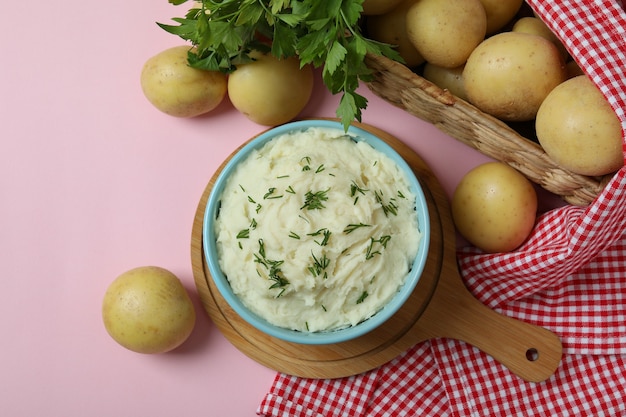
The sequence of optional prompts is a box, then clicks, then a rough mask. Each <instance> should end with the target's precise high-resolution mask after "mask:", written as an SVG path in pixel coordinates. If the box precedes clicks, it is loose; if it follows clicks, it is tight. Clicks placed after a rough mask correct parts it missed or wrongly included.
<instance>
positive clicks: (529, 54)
mask: <svg viewBox="0 0 626 417" xmlns="http://www.w3.org/2000/svg"><path fill="white" fill-rule="evenodd" d="M566 78H567V71H566V69H565V63H564V62H563V57H562V56H561V54H560V53H559V51H558V49H557V47H556V46H555V45H554V44H553V43H552V42H550V41H548V40H546V39H545V38H542V37H540V36H536V35H529V34H527V33H518V32H503V33H499V34H497V35H494V36H492V37H490V38H488V39H486V40H485V41H483V42H482V43H481V44H480V45H478V46H477V47H476V49H475V50H474V51H473V52H472V54H471V55H470V57H469V59H468V60H467V63H466V64H465V69H464V70H463V82H464V84H465V92H466V93H467V97H468V98H469V101H470V102H471V103H472V104H473V105H475V106H476V107H478V108H479V109H480V110H482V111H483V112H485V113H488V114H490V115H492V116H495V117H497V118H498V119H500V120H505V121H511V122H524V121H529V120H532V119H534V118H535V116H536V115H537V110H539V106H540V105H541V103H542V102H543V100H544V99H545V98H546V96H547V95H548V94H549V93H550V91H552V89H553V88H554V87H556V86H557V85H559V84H561V83H562V82H563V81H565V79H566Z"/></svg>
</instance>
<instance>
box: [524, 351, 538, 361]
mask: <svg viewBox="0 0 626 417" xmlns="http://www.w3.org/2000/svg"><path fill="white" fill-rule="evenodd" d="M526 359H528V361H529V362H535V361H536V360H537V359H539V351H538V350H537V349H535V348H530V349H528V350H527V351H526Z"/></svg>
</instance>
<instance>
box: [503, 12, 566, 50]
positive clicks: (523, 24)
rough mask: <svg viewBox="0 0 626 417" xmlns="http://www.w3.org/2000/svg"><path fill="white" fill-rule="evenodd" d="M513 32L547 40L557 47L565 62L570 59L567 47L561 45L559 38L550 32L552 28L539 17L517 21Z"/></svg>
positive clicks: (512, 29)
mask: <svg viewBox="0 0 626 417" xmlns="http://www.w3.org/2000/svg"><path fill="white" fill-rule="evenodd" d="M511 31H512V32H521V33H528V34H530V35H537V36H541V37H543V38H546V39H547V40H549V41H550V42H552V43H553V44H554V45H555V46H556V47H557V49H558V50H559V52H560V53H561V55H562V56H563V59H564V60H567V58H568V57H569V54H568V53H567V50H566V49H565V46H563V43H561V41H560V40H559V38H557V36H556V35H555V34H554V33H553V32H552V31H551V30H550V28H549V27H548V26H547V25H546V24H545V23H544V22H543V20H541V19H539V18H537V17H530V16H527V17H522V18H521V19H519V20H517V22H515V24H514V25H513V27H512V28H511Z"/></svg>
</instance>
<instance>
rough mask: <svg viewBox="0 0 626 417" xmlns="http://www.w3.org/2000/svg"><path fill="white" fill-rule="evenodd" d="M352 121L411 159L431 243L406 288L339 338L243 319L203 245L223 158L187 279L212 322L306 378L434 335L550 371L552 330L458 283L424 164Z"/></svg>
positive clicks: (199, 217) (254, 353)
mask: <svg viewBox="0 0 626 417" xmlns="http://www.w3.org/2000/svg"><path fill="white" fill-rule="evenodd" d="M355 124H356V123H355ZM356 125H357V126H358V127H360V128H362V129H365V130H368V131H370V132H371V133H373V134H375V135H376V136H378V137H379V138H381V139H383V140H384V141H385V142H387V143H388V144H389V145H390V146H391V147H393V148H394V149H395V150H396V151H397V152H398V153H399V154H400V155H401V156H402V157H403V158H404V159H405V160H406V162H407V163H408V164H409V166H411V168H412V169H413V171H414V172H415V174H416V176H417V178H418V179H419V180H420V183H421V185H422V187H423V189H424V193H425V195H426V201H427V203H428V210H429V213H430V222H431V225H430V226H431V236H430V250H429V255H428V259H427V262H426V265H425V268H424V272H423V274H422V276H421V278H420V280H419V282H418V284H417V286H416V288H415V290H414V291H413V294H412V295H411V296H410V298H409V299H408V300H407V302H406V303H405V304H404V305H403V307H402V308H401V309H400V310H398V312H397V313H396V314H395V315H394V316H392V317H391V318H390V319H389V320H388V321H387V322H385V323H383V324H382V325H381V326H379V327H378V328H376V329H375V330H373V331H372V332H370V333H368V334H366V335H363V336H361V337H358V338H356V339H353V340H350V341H347V342H343V343H339V344H333V345H302V344H295V343H291V342H285V341H282V340H279V339H276V338H273V337H271V336H268V335H266V334H264V333H262V332H260V331H258V330H256V329H255V328H254V327H252V326H250V325H249V324H248V323H246V322H245V321H244V320H242V319H241V318H240V317H239V316H238V314H237V313H235V311H234V310H233V309H232V308H230V306H229V305H228V304H227V303H226V301H225V300H224V299H223V298H222V297H221V295H220V293H219V290H218V289H217V287H216V286H215V284H214V283H213V280H212V279H211V276H210V273H209V270H208V266H207V264H206V262H205V260H204V252H203V247H202V228H203V222H204V211H205V207H206V202H207V199H208V196H209V194H210V192H211V189H212V187H213V184H214V182H215V180H216V179H217V176H218V175H219V172H220V171H221V170H222V168H223V167H224V165H225V164H226V162H227V161H228V160H226V161H224V163H223V164H222V165H221V166H220V167H219V168H218V169H217V171H216V172H215V174H214V175H213V177H212V178H211V180H210V181H209V183H208V184H207V187H206V189H205V190H204V193H203V194H202V197H201V199H200V202H199V204H198V208H197V211H196V215H195V218H194V223H193V228H192V236H191V260H192V267H193V274H194V280H195V283H196V287H197V289H198V294H199V296H200V299H201V301H202V304H203V306H204V308H205V310H206V312H207V313H208V315H209V317H210V318H211V320H212V321H213V322H214V324H215V325H216V326H217V327H218V328H219V330H220V331H221V332H222V333H223V334H224V336H225V337H226V338H227V339H228V340H229V341H230V342H231V343H232V344H233V345H234V346H235V347H237V348H238V349H239V350H240V351H241V352H243V353H244V354H246V355H247V356H249V357H250V358H252V359H253V360H255V361H257V362H259V363H260V364H262V365H264V366H267V367H268V368H271V369H274V370H276V371H279V372H283V373H286V374H290V375H295V376H299V377H305V378H339V377H345V376H350V375H355V374H359V373H362V372H365V371H368V370H371V369H374V368H376V367H378V366H380V365H382V364H384V363H386V362H388V361H389V360H391V359H393V358H395V357H396V356H398V355H399V354H401V353H402V352H404V351H406V350H407V349H408V348H410V347H411V346H413V345H415V344H416V343H419V342H421V341H424V340H427V339H430V338H435V337H448V338H454V339H459V340H463V341H465V342H468V343H470V344H472V345H473V346H476V347H477V348H479V349H481V350H483V351H484V352H486V353H488V354H489V355H491V356H493V357H494V358H495V359H496V360H498V361H499V362H501V363H502V364H503V365H505V366H507V367H508V368H509V369H510V370H511V371H512V372H514V373H515V374H517V375H518V376H520V377H522V378H523V379H525V380H528V381H534V382H539V381H543V380H545V379H547V378H549V377H550V376H551V375H552V374H553V373H554V371H555V370H556V368H557V367H558V365H559V363H560V360H561V355H562V347H561V342H560V340H559V339H558V337H557V336H556V335H554V334H553V333H552V332H550V331H548V330H546V329H543V328H541V327H537V326H534V325H531V324H527V323H524V322H521V321H519V320H515V319H512V318H509V317H506V316H503V315H500V314H498V313H496V312H494V311H493V310H491V309H489V308H487V307H486V306H484V305H483V304H481V303H480V302H479V301H478V300H476V299H475V298H474V297H473V296H472V295H471V293H469V291H468V290H467V289H466V287H465V286H464V284H463V281H462V279H461V277H460V275H459V272H458V269H457V264H456V235H455V230H454V225H453V223H452V217H451V214H450V207H449V204H448V200H447V197H446V195H445V192H444V190H443V189H442V187H441V185H440V184H439V182H438V180H437V178H436V177H435V176H434V174H433V173H432V171H431V170H430V168H429V167H428V166H427V165H426V164H425V163H424V161H423V160H422V159H421V158H420V157H419V156H418V155H417V154H416V153H415V152H414V151H413V150H412V149H410V148H409V147H408V146H406V145H405V144H404V143H402V142H401V141H400V140H398V139H397V138H395V137H393V136H391V135H389V134H388V133H386V132H384V131H381V130H380V129H377V128H375V127H373V126H369V125H365V124H356ZM242 146H243V145H242ZM236 151H237V150H235V152H234V153H236ZM234 153H233V154H234ZM529 358H530V359H529Z"/></svg>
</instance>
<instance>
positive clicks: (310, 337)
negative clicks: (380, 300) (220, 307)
mask: <svg viewBox="0 0 626 417" xmlns="http://www.w3.org/2000/svg"><path fill="white" fill-rule="evenodd" d="M311 127H322V128H334V129H341V130H342V131H343V125H342V124H341V123H339V122H336V121H331V120H305V121H298V122H293V123H288V124H285V125H281V126H278V127H276V128H273V129H270V130H268V131H266V132H265V133H262V134H261V135H259V136H257V137H255V138H254V139H252V140H251V141H250V142H248V143H247V144H246V145H245V146H244V147H243V148H242V149H241V150H239V151H238V152H237V153H236V154H235V155H233V157H232V158H231V160H230V161H229V162H228V163H227V164H226V165H225V166H224V168H223V170H222V171H221V172H220V173H219V175H218V177H217V178H216V181H215V184H214V186H213V189H212V190H211V193H210V195H209V199H208V201H207V206H206V210H205V213H204V227H203V236H202V238H203V247H204V256H205V258H206V261H207V264H208V268H209V272H210V275H211V278H212V279H213V281H214V283H215V286H216V287H217V288H218V290H219V292H220V294H221V295H222V297H223V298H224V300H226V302H227V303H228V304H229V305H230V307H231V308H232V309H233V310H234V311H235V312H236V313H237V314H238V315H239V316H240V317H241V318H242V319H243V320H245V321H246V322H247V323H249V324H250V325H252V326H253V327H255V328H256V329H257V330H259V331H261V332H263V333H266V334H268V335H270V336H273V337H276V338H278V339H281V340H285V341H288V342H293V343H300V344H310V345H323V344H335V343H341V342H345V341H348V340H351V339H354V338H356V337H359V336H362V335H364V334H366V333H368V332H370V331H372V330H373V329H375V328H377V327H378V326H380V325H381V324H383V323H384V322H385V321H386V320H388V319H389V318H390V317H391V316H392V315H393V314H394V313H396V312H397V311H398V309H400V307H402V305H403V304H404V303H405V301H406V300H407V299H408V298H409V296H410V295H411V293H412V292H413V290H414V289H415V286H416V285H417V282H418V281H419V279H420V276H421V274H422V272H423V270H424V265H425V264H426V259H427V256H428V247H429V242H430V220H429V214H428V206H427V204H426V199H425V197H424V192H423V190H422V187H421V185H420V183H419V181H418V180H417V178H416V177H415V174H414V173H413V171H412V170H411V168H410V167H409V165H408V164H407V163H406V162H405V161H404V159H403V158H402V157H401V156H400V155H399V154H398V153H397V152H396V151H395V150H394V149H393V148H391V146H389V145H388V144H387V143H386V142H384V141H383V140H382V139H380V138H378V137H377V136H375V135H373V134H372V133H369V132H367V131H365V130H363V129H361V128H358V127H355V126H351V127H350V128H349V130H348V134H349V135H351V136H352V137H353V138H354V140H357V141H364V142H366V143H368V144H370V145H371V146H372V147H374V148H375V149H376V150H378V151H379V152H382V153H383V154H385V155H387V156H389V157H390V158H391V159H392V160H393V161H395V163H396V164H398V166H400V168H401V169H402V170H404V171H405V172H406V174H407V177H408V178H409V181H410V187H411V189H412V191H413V193H414V194H415V196H416V201H415V207H416V209H417V215H418V219H417V221H418V227H419V228H420V232H421V235H422V237H421V240H420V243H419V248H418V252H417V256H416V257H415V260H414V261H413V265H412V268H411V271H410V272H409V275H408V277H407V278H406V280H405V282H404V284H403V285H402V287H400V289H399V290H398V292H397V293H396V295H395V296H394V297H393V298H392V299H391V300H390V301H389V302H388V303H387V304H386V305H385V306H384V307H383V308H382V309H381V310H379V311H378V312H377V313H376V314H374V315H373V316H371V317H370V318H368V319H367V320H364V321H362V322H361V323H359V324H357V325H355V326H351V327H347V328H343V329H339V330H332V331H323V332H301V331H296V330H290V329H286V328H282V327H278V326H275V325H272V324H271V323H269V322H268V321H266V320H265V319H263V318H261V317H259V316H258V315H256V314H254V313H253V312H251V311H250V310H249V309H248V308H247V307H246V306H245V305H244V304H243V302H242V301H241V300H240V299H239V298H238V297H237V295H235V294H234V293H233V291H232V289H231V287H230V284H229V282H228V279H227V278H226V276H225V275H224V273H223V272H222V270H221V269H220V266H219V261H218V254H217V247H216V241H215V240H216V239H215V230H214V226H215V225H214V221H215V219H216V216H217V214H218V210H219V206H220V198H221V195H222V193H223V190H224V187H225V185H226V181H227V179H228V177H229V176H230V175H231V173H232V172H233V171H234V169H235V167H236V166H237V164H239V163H240V162H241V161H243V160H245V159H246V157H247V156H248V155H249V154H250V152H251V151H252V150H254V149H259V148H261V147H262V146H263V145H264V144H265V143H267V142H268V141H270V140H272V139H273V138H275V137H276V136H280V135H282V134H285V133H289V132H292V131H302V130H306V129H308V128H311ZM342 133H343V132H342Z"/></svg>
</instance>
